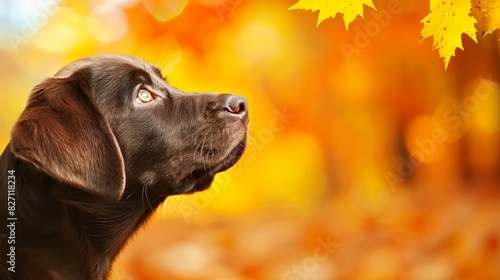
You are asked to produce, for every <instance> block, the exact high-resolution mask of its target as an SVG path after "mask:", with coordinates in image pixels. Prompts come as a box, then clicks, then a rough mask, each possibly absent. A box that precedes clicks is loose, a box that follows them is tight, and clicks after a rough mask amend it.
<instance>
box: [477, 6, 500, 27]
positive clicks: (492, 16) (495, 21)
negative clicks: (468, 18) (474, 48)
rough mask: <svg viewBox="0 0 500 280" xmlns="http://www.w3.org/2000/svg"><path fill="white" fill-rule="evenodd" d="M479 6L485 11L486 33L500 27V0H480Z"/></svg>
mask: <svg viewBox="0 0 500 280" xmlns="http://www.w3.org/2000/svg"><path fill="white" fill-rule="evenodd" d="M478 4H479V8H480V9H481V10H482V11H483V12H485V13H486V14H485V16H484V19H483V20H484V27H485V30H484V34H483V35H487V34H491V33H493V31H495V30H496V29H499V28H500V1H497V0H482V1H479V3H478Z"/></svg>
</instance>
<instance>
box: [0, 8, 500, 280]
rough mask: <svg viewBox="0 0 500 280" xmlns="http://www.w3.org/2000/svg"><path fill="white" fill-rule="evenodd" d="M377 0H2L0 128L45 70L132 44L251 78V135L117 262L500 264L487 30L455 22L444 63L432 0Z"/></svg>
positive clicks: (206, 270) (380, 270)
mask: <svg viewBox="0 0 500 280" xmlns="http://www.w3.org/2000/svg"><path fill="white" fill-rule="evenodd" d="M373 2H374V4H375V7H377V9H378V12H375V11H374V10H373V9H371V8H368V7H365V17H364V18H360V17H358V18H357V19H356V20H355V21H354V22H353V23H352V24H351V26H350V27H349V30H348V31H346V30H345V27H344V23H343V22H342V20H341V17H340V16H337V17H336V18H335V19H328V20H326V21H324V22H323V23H321V24H320V25H319V26H318V27H316V21H317V13H311V12H306V11H300V10H293V11H288V8H289V7H290V6H292V5H293V4H295V0H276V1H265V0H189V1H188V0H178V1H174V0H169V1H159V0H123V1H120V0H108V1H95V0H86V1H70V0H64V1H59V2H56V1H51V0H38V1H27V0H25V1H13V0H7V1H5V0H4V1H3V2H1V3H0V38H1V40H0V84H1V85H2V90H1V91H0V96H1V99H2V102H0V146H1V147H4V146H5V145H6V144H7V143H8V141H9V133H10V130H11V128H12V126H13V125H14V123H15V121H16V120H17V118H18V116H19V115H20V113H21V111H22V110H23V108H24V106H25V104H26V100H27V97H28V95H29V93H30V90H31V88H32V87H33V86H35V85H36V84H37V83H39V82H41V81H42V80H43V79H44V78H45V77H48V76H51V75H53V74H54V73H55V72H56V71H57V70H58V69H59V68H61V67H62V66H64V65H65V64H67V63H69V62H70V61H72V60H75V59H78V58H80V57H83V56H87V55H91V54H96V53H110V52H111V53H128V54H134V55H137V56H139V57H141V58H143V59H145V60H147V61H150V62H153V63H156V64H158V65H159V66H160V67H161V68H162V71H163V73H164V74H165V75H168V79H169V82H170V83H172V84H173V85H174V86H176V87H178V88H180V89H182V90H185V91H213V92H232V93H237V94H241V95H244V96H246V97H247V99H248V100H249V106H250V120H251V121H250V122H251V125H250V143H249V147H248V150H247V152H246V154H245V156H244V157H243V158H242V159H241V161H240V162H239V163H238V164H237V165H236V166H235V167H233V168H232V169H231V170H229V171H227V172H225V173H224V174H221V175H218V178H217V179H216V181H215V183H214V185H213V186H212V187H211V189H209V190H207V191H205V192H202V193H198V194H195V195H190V196H176V197H170V198H168V199H167V201H166V202H165V203H164V205H163V206H162V207H161V209H160V210H159V211H158V212H157V214H156V215H155V217H154V218H153V219H152V220H151V221H150V223H149V224H148V226H147V227H145V228H144V229H142V230H141V231H140V232H139V233H138V234H137V236H136V237H135V238H134V239H132V241H131V242H130V243H129V245H128V246H127V247H126V249H125V250H124V251H123V252H122V254H121V255H120V257H119V258H118V260H117V261H116V262H115V265H114V271H113V275H112V279H129V280H130V279H238V280H239V279H415V280H426V279H436V280H447V279H460V280H462V279H500V248H499V242H500V196H499V192H500V189H499V188H500V184H499V182H500V146H499V138H500V132H499V129H500V95H499V92H500V91H499V86H498V81H500V72H499V70H500V49H499V43H498V34H497V33H496V32H495V33H494V34H493V35H487V36H485V37H482V38H481V36H479V40H478V41H479V44H476V43H475V42H473V40H472V39H470V38H468V37H466V36H463V37H462V39H463V42H464V47H465V51H462V50H457V51H456V55H457V56H456V57H453V58H452V59H451V62H450V65H449V67H448V70H447V71H446V72H445V71H444V64H443V61H442V59H440V58H439V57H438V53H437V51H431V50H432V41H431V40H430V39H426V40H424V41H423V42H421V43H419V41H420V30H421V28H422V24H421V23H420V20H421V19H422V18H424V17H425V15H426V14H427V13H428V9H429V3H428V1H406V0H402V1H396V0H390V1H383V0H380V1H377V0H375V1H373ZM51 3H53V4H54V3H55V4H54V5H51ZM389 3H392V4H391V5H396V6H397V7H398V9H397V10H396V12H395V11H394V9H392V10H391V9H388V5H389ZM478 35H481V34H478ZM411 155H413V157H412V156H411Z"/></svg>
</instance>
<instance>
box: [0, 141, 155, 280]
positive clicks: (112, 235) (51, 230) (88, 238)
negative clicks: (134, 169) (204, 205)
mask: <svg viewBox="0 0 500 280" xmlns="http://www.w3.org/2000/svg"><path fill="white" fill-rule="evenodd" d="M0 170H1V172H6V171H7V170H15V175H16V190H15V192H16V196H15V199H16V211H15V215H16V218H17V223H16V236H17V238H18V242H17V244H18V249H19V250H20V249H22V246H23V244H25V245H26V246H27V248H30V250H33V249H35V250H36V248H38V249H39V250H40V252H39V253H40V255H39V256H41V255H43V253H44V252H43V251H44V250H47V249H48V248H46V246H45V245H44V244H45V243H46V242H47V241H48V240H50V242H49V243H47V244H51V246H52V248H50V250H52V251H55V252H56V254H57V253H60V254H61V255H60V258H59V259H61V260H62V261H64V262H65V263H68V262H73V263H74V267H75V268H76V269H77V270H82V269H86V270H87V271H81V272H80V273H83V274H81V275H87V276H88V277H82V279H84V278H86V279H94V278H95V279H104V278H106V273H107V272H108V271H109V270H110V269H109V268H110V266H111V264H112V262H113V260H114V259H115V257H116V256H117V255H118V253H119V252H120V250H121V249H122V248H123V247H124V245H125V244H126V242H127V241H128V239H129V238H131V237H132V236H133V235H134V233H135V232H136V231H137V230H138V229H139V228H140V227H141V225H142V224H143V223H144V222H146V221H147V219H148V218H149V217H150V216H151V215H152V213H153V212H154V210H155V209H156V208H157V207H158V206H159V205H160V204H161V203H162V202H163V200H164V198H159V197H151V194H145V193H144V191H145V190H144V189H143V188H142V187H131V186H127V187H128V189H131V190H132V191H130V192H129V193H126V194H125V195H124V196H123V197H122V199H120V200H118V201H113V200H110V199H106V198H103V197H98V196H95V195H91V194H88V193H85V192H84V191H81V190H78V189H74V188H68V186H67V185H63V184H61V183H59V182H56V181H54V180H53V179H52V178H50V177H49V176H47V175H46V174H44V173H41V172H40V171H38V170H37V169H36V168H35V167H34V166H33V165H31V164H29V163H27V162H23V161H22V160H21V159H19V158H16V157H15V155H14V154H13V153H12V152H11V151H10V148H9V146H7V148H6V150H5V151H4V153H3V154H2V156H1V157H0ZM2 175H3V174H2ZM0 178H1V179H0V184H1V185H0V195H1V200H2V202H4V201H5V202H6V197H7V189H6V186H7V182H6V181H5V180H6V179H4V176H0ZM28 178H29V180H28ZM33 179H35V180H36V181H37V182H38V183H37V184H38V185H37V186H32V184H33V181H34V180H33ZM4 181H5V182H4ZM28 183H29V184H31V185H30V186H28V185H27V184H28ZM148 196H149V197H148ZM146 198H148V199H149V200H146ZM1 205H7V203H1ZM4 208H6V207H4ZM0 211H1V214H2V215H1V216H2V220H4V221H5V220H6V217H7V212H6V209H1V210H0ZM3 231H4V229H3V228H2V233H3ZM54 242H56V243H57V244H58V246H57V245H56V246H57V247H58V248H53V247H54V246H53V244H54ZM28 244H29V245H28ZM2 245H3V244H2ZM71 252H73V253H71ZM75 252H78V253H75ZM2 253H3V252H2ZM35 255H37V254H35ZM35 255H34V256H35ZM71 257H74V258H75V259H74V260H71ZM88 260H92V261H91V263H93V264H94V265H95V266H94V267H88V268H82V267H79V266H80V265H81V263H88V262H89V261H88ZM31 262H36V260H35V257H33V259H31V260H29V263H31ZM53 266H54V267H55V268H56V269H57V264H53ZM79 277H81V276H78V277H77V278H72V279H80V278H79ZM70 278H71V277H70Z"/></svg>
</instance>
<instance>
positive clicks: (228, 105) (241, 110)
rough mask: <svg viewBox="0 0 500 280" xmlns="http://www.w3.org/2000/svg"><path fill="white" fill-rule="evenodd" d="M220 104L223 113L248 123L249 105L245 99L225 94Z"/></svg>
mask: <svg viewBox="0 0 500 280" xmlns="http://www.w3.org/2000/svg"><path fill="white" fill-rule="evenodd" d="M220 102H221V103H220V105H221V107H220V108H221V109H222V111H224V112H228V113H229V114H231V115H234V116H237V117H239V118H241V119H242V120H243V121H244V122H245V123H247V122H248V103H247V100H246V98H245V97H242V96H238V95H233V94H224V95H223V98H222V99H221V100H220Z"/></svg>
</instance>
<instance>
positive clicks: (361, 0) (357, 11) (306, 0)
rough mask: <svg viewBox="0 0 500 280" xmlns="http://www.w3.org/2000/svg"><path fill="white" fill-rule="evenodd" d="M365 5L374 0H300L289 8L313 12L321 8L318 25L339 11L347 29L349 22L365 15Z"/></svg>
mask: <svg viewBox="0 0 500 280" xmlns="http://www.w3.org/2000/svg"><path fill="white" fill-rule="evenodd" d="M363 5H367V6H368V7H372V8H373V9H375V7H374V6H373V3H372V0H322V1H321V0H299V2H297V3H295V5H293V6H292V7H290V8H289V10H294V9H303V10H306V11H307V10H311V11H313V12H315V11H318V10H319V16H318V25H319V24H320V23H321V22H322V21H323V20H325V19H327V18H329V17H331V18H334V17H335V16H336V15H337V14H338V13H341V14H343V15H344V18H343V19H344V23H345V29H347V30H348V29H349V24H350V23H351V22H353V21H354V19H355V18H356V17H357V16H358V15H360V16H361V17H363Z"/></svg>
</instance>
